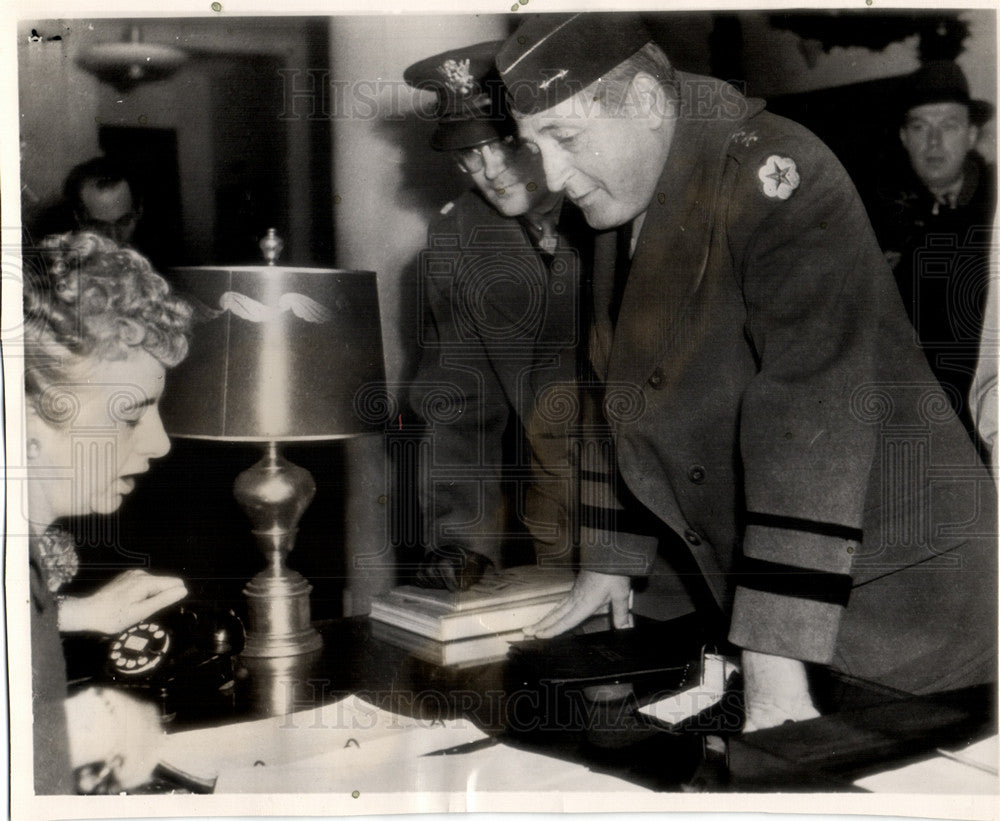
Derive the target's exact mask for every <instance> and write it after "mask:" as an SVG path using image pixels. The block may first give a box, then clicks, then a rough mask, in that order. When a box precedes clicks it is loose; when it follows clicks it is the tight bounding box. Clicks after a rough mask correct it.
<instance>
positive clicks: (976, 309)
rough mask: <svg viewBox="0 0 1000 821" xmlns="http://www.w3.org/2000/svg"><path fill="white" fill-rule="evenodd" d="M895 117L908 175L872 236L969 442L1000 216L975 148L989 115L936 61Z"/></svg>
mask: <svg viewBox="0 0 1000 821" xmlns="http://www.w3.org/2000/svg"><path fill="white" fill-rule="evenodd" d="M899 112H900V127H899V140H900V143H901V144H902V147H903V149H904V151H905V154H906V158H907V160H908V162H907V167H906V168H905V169H904V170H903V171H902V172H901V173H900V174H897V175H895V176H894V177H893V178H892V179H891V180H890V181H889V182H888V183H886V184H883V185H882V186H881V191H880V197H881V201H880V203H879V206H880V212H879V213H877V214H876V215H875V217H874V222H875V228H876V232H877V234H878V237H879V242H880V244H881V246H882V249H883V251H884V252H885V254H886V259H887V260H888V261H889V264H890V265H891V266H892V267H893V273H894V274H895V277H896V283H897V285H898V286H899V291H900V294H901V295H902V297H903V305H904V306H905V307H906V312H907V314H908V315H909V317H910V321H911V322H912V323H913V326H914V328H915V330H916V336H917V339H918V340H919V342H920V345H921V347H922V348H923V349H924V353H925V354H926V356H927V360H928V362H929V363H930V366H931V370H932V371H933V372H934V375H935V376H936V377H937V378H938V380H939V381H940V382H941V384H942V386H944V389H945V393H946V394H947V395H948V399H949V401H950V402H951V404H952V406H953V407H954V408H955V410H956V412H957V413H958V414H959V418H961V420H962V422H963V423H964V424H965V426H966V428H967V429H968V430H969V431H970V433H971V432H972V431H973V426H972V418H971V414H970V412H969V399H968V397H969V389H970V386H971V383H972V377H973V373H974V370H975V367H976V357H977V352H978V343H979V338H980V335H981V332H982V327H983V311H984V309H985V305H986V290H987V279H988V275H989V270H988V269H989V244H990V240H991V229H992V225H993V214H994V211H995V209H996V172H995V169H994V168H992V167H991V166H989V165H987V163H986V161H985V160H984V159H983V157H982V156H981V155H980V154H979V153H978V152H977V151H976V150H975V145H976V142H977V140H978V139H979V130H980V127H981V126H983V125H984V124H985V123H986V122H988V121H989V119H990V117H991V116H992V114H993V106H992V105H990V104H989V103H987V102H985V101H983V100H973V99H971V97H970V96H969V84H968V82H967V81H966V78H965V74H964V73H963V72H962V69H961V68H960V67H959V66H958V65H956V64H955V63H953V62H950V61H947V60H933V61H929V62H927V63H925V64H924V65H923V66H922V67H921V68H920V69H919V70H918V71H916V72H915V73H914V74H913V75H911V76H910V77H909V79H908V81H907V83H906V86H905V89H904V93H903V96H902V100H901V104H900V106H899Z"/></svg>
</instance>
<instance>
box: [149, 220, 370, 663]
mask: <svg viewBox="0 0 1000 821" xmlns="http://www.w3.org/2000/svg"><path fill="white" fill-rule="evenodd" d="M281 244H282V243H281V241H280V239H279V238H277V237H276V236H275V235H274V231H273V229H272V230H271V231H269V232H268V235H267V236H266V237H265V238H264V240H262V241H261V250H262V251H264V254H265V259H266V260H267V262H268V263H269V264H267V265H257V266H254V265H246V266H204V267H188V268H177V269H173V271H172V275H171V276H172V279H173V280H174V282H175V283H176V285H177V290H178V291H179V292H180V293H181V294H183V295H184V296H186V297H187V298H188V299H189V300H190V301H191V303H192V304H193V305H194V307H195V324H194V328H193V333H192V339H191V349H190V352H189V353H188V356H187V358H186V359H185V360H184V361H183V362H182V363H181V364H180V365H179V366H177V368H175V369H174V370H173V371H171V374H170V378H169V382H168V388H167V390H166V392H165V393H164V397H163V404H162V414H163V419H164V424H165V426H166V429H167V432H168V433H170V434H171V435H172V436H180V437H185V438H191V439H206V440H216V441H224V442H258V443H260V444H261V445H262V446H263V449H264V456H263V458H262V459H261V460H260V461H259V462H257V463H256V464H255V465H253V466H252V467H250V468H248V469H247V470H245V471H243V472H242V473H241V474H239V476H237V477H236V482H235V484H234V486H233V493H234V495H235V496H236V499H237V501H238V502H239V504H240V506H241V507H242V508H243V510H244V512H245V513H246V514H247V516H248V517H249V519H250V522H251V525H252V532H253V535H254V537H255V539H256V541H257V544H258V546H259V547H260V549H261V551H262V552H263V553H264V556H265V557H266V559H267V566H266V567H265V568H264V569H263V570H262V571H260V572H259V573H258V574H257V575H256V576H254V577H253V579H251V580H250V582H249V583H248V584H247V585H246V587H245V588H244V590H243V593H244V595H246V597H247V637H246V645H245V647H244V649H243V655H245V656H250V657H264V658H274V657H281V656H294V655H299V654H303V653H308V652H310V651H312V650H315V649H317V648H319V647H320V646H321V644H322V640H321V638H320V636H319V633H317V632H316V630H315V629H314V628H313V627H312V624H311V620H310V608H309V593H310V591H311V590H312V586H311V585H310V584H309V583H308V582H307V581H306V580H305V579H304V578H303V577H302V575H301V574H299V573H298V572H296V571H295V570H292V569H290V568H289V567H287V565H286V563H285V562H286V558H287V556H288V554H289V553H290V552H291V550H292V548H293V546H294V542H295V535H296V532H297V526H298V521H299V519H300V517H301V516H302V513H303V512H304V511H305V509H306V508H307V507H308V506H309V503H310V502H311V501H312V498H313V495H314V494H315V492H316V483H315V482H314V481H313V478H312V476H311V475H310V474H309V471H307V470H305V469H304V468H301V467H299V466H297V465H294V464H292V463H291V462H289V461H288V460H286V459H285V458H283V457H282V455H281V452H280V446H281V444H282V443H285V442H315V441H327V440H333V439H344V438H348V437H353V436H359V435H362V434H365V433H372V432H373V431H377V430H379V429H380V427H381V425H380V420H379V419H377V418H376V414H373V412H372V408H371V406H370V403H369V404H368V405H365V399H364V397H365V396H366V395H369V394H371V393H372V392H373V391H374V392H378V391H380V390H383V389H384V381H385V376H384V365H383V359H382V334H381V325H380V322H379V305H378V290H377V285H376V278H375V274H374V273H373V272H371V271H343V270H333V269H315V268H295V267H286V266H278V265H276V264H275V260H276V259H277V255H278V253H280V250H281ZM383 421H384V420H383Z"/></svg>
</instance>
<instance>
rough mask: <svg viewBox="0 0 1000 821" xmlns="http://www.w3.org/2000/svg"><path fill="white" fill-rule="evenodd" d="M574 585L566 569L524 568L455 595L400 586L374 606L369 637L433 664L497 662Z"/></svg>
mask: <svg viewBox="0 0 1000 821" xmlns="http://www.w3.org/2000/svg"><path fill="white" fill-rule="evenodd" d="M573 579H574V574H573V571H572V570H569V569H568V568H545V567H537V566H535V565H525V566H523V567H513V568H509V569H507V570H503V571H501V572H499V573H490V574H487V575H485V576H484V577H483V578H482V579H481V580H480V581H479V582H477V583H476V584H474V585H473V586H472V587H470V588H469V589H468V590H462V591H458V592H453V591H450V590H435V589H430V588H424V587H416V586H413V585H403V586H401V587H397V588H395V589H393V590H390V591H389V592H387V593H383V594H382V595H380V596H376V597H375V598H374V599H373V600H372V610H371V619H372V635H373V636H374V637H375V638H377V639H381V640H383V641H386V642H388V643H390V644H393V645H395V646H397V647H402V648H403V649H405V650H408V651H409V652H411V653H412V654H413V655H414V656H416V657H418V658H422V659H424V660H425V661H430V662H432V663H434V664H440V665H446V666H455V667H465V666H471V665H474V664H484V663H486V662H490V661H496V660H498V659H502V658H504V657H505V656H506V655H507V650H508V649H509V648H510V645H511V644H512V643H514V642H517V641H520V640H522V639H524V633H523V628H524V627H527V626H529V625H531V624H534V623H535V622H537V621H539V620H540V619H542V618H543V617H544V616H546V615H547V614H548V613H549V612H550V611H551V610H553V609H554V608H555V606H556V605H557V604H559V602H561V601H562V600H563V599H564V598H565V597H566V595H567V594H568V593H569V591H570V589H571V588H572V587H573Z"/></svg>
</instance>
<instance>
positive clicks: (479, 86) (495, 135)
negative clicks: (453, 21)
mask: <svg viewBox="0 0 1000 821" xmlns="http://www.w3.org/2000/svg"><path fill="white" fill-rule="evenodd" d="M501 42H502V41H501V40H490V41H488V42H485V43H476V44H475V45H472V46H465V47H464V48H457V49H452V50H451V51H445V52H442V53H441V54H435V55H434V56H433V57H427V58H426V59H424V60H421V61H420V62H418V63H414V64H413V65H412V66H410V67H409V68H408V69H406V71H405V72H403V79H404V80H406V82H407V83H408V84H409V85H411V86H413V87H414V88H419V89H423V90H424V91H433V92H434V93H435V94H437V95H438V107H437V112H436V116H437V118H438V125H437V129H436V130H435V131H434V134H433V135H432V136H431V146H432V147H433V148H435V149H437V150H438V151H454V150H457V149H462V148H472V147H473V146H476V145H482V144H483V143H488V142H491V141H493V140H496V139H500V138H502V137H505V136H506V135H507V134H511V133H513V131H514V123H513V121H512V120H511V118H510V116H509V113H508V112H507V107H506V102H505V100H504V88H503V83H501V81H500V76H499V75H498V74H497V72H496V68H495V67H494V65H493V58H494V57H495V56H496V53H497V49H498V48H499V46H500V44H501Z"/></svg>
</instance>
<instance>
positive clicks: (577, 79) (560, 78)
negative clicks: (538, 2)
mask: <svg viewBox="0 0 1000 821" xmlns="http://www.w3.org/2000/svg"><path fill="white" fill-rule="evenodd" d="M651 39H652V37H651V36H650V34H649V32H648V31H647V30H646V27H645V26H644V25H643V24H642V22H641V21H640V20H639V18H638V16H636V15H634V14H621V13H611V12H598V13H589V14H588V13H582V14H539V15H535V16H534V17H531V18H529V19H528V20H526V21H525V22H524V24H523V25H522V26H521V27H520V28H519V29H518V30H517V31H516V32H514V34H513V36H511V37H510V38H509V39H508V40H507V41H506V42H505V43H504V44H503V46H501V48H500V51H499V52H498V53H497V57H496V64H497V69H499V71H500V76H501V77H502V78H503V81H504V85H506V86H507V99H508V103H509V105H510V107H511V108H512V109H513V110H514V111H517V112H518V113H520V114H536V113H538V112H539V111H545V109H547V108H552V106H554V105H557V104H558V103H561V102H562V101H563V100H567V99H569V98H570V97H572V96H573V95H574V94H576V93H578V92H580V91H582V90H583V89H585V88H586V87H587V86H589V85H590V84H591V83H593V82H595V81H596V80H598V79H599V78H600V77H603V76H604V75H605V74H607V73H608V72H609V71H610V70H611V69H613V68H614V67H615V66H617V65H618V64H619V63H622V62H624V61H625V60H627V59H628V58H629V57H631V56H632V55H633V54H635V53H636V52H637V51H638V50H639V49H641V48H642V47H643V46H644V45H646V43H648V42H649V41H650V40H651Z"/></svg>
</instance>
